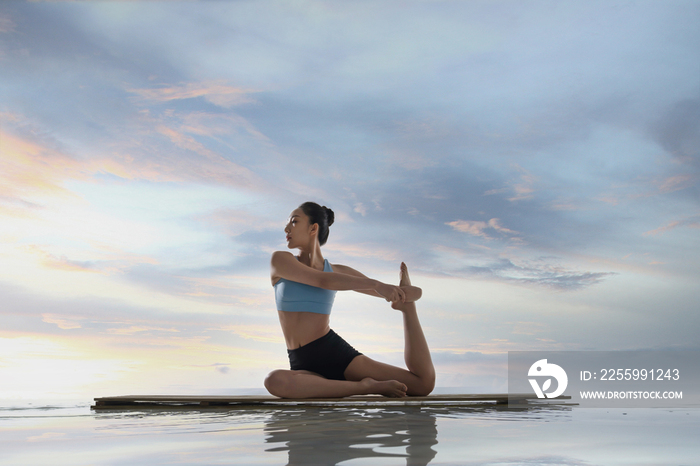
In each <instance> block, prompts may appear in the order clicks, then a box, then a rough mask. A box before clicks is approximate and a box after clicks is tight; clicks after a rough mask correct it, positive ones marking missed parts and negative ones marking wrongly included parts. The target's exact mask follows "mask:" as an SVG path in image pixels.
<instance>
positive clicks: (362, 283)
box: [270, 251, 406, 302]
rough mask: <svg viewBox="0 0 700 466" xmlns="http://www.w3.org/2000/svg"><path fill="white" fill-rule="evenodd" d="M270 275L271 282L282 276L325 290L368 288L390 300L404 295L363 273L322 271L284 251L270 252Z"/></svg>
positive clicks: (404, 295) (401, 299) (399, 289)
mask: <svg viewBox="0 0 700 466" xmlns="http://www.w3.org/2000/svg"><path fill="white" fill-rule="evenodd" d="M270 276H271V278H272V283H273V284H274V283H275V282H277V280H279V279H280V278H284V279H287V280H293V281H295V282H298V283H304V284H305V285H310V286H316V287H318V288H324V289H326V290H337V291H345V290H354V291H360V290H370V291H373V292H375V293H376V296H380V297H382V298H384V299H386V300H387V301H391V302H397V301H402V302H403V301H404V299H405V297H406V294H405V292H404V291H403V290H402V289H401V288H400V287H398V286H394V285H388V284H386V283H382V282H380V281H378V280H374V279H371V278H368V277H365V276H364V275H361V276H357V275H350V274H345V273H342V272H322V271H320V270H316V269H313V268H311V267H308V266H306V265H304V264H302V263H301V262H299V261H298V260H297V259H296V257H294V255H292V254H291V253H289V252H286V251H277V252H275V253H273V254H272V259H271V261H270Z"/></svg>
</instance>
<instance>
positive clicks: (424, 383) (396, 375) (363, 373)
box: [345, 262, 435, 396]
mask: <svg viewBox="0 0 700 466" xmlns="http://www.w3.org/2000/svg"><path fill="white" fill-rule="evenodd" d="M410 285H411V280H410V278H409V276H408V268H407V267H406V264H404V263H403V262H402V263H401V281H400V283H399V286H410ZM392 307H393V308H394V309H398V310H400V311H401V312H402V313H403V328H404V340H405V343H404V360H405V362H406V367H407V368H408V370H406V369H402V368H400V367H395V366H391V365H389V364H384V363H381V362H377V361H375V360H373V359H371V358H368V357H367V356H364V355H363V356H358V357H356V358H355V359H353V360H352V362H351V363H350V365H349V366H348V368H347V369H346V370H345V378H346V379H348V380H362V379H363V378H365V377H371V378H373V379H375V380H398V381H399V382H403V383H404V384H406V386H407V387H408V391H407V393H408V394H409V395H414V396H426V395H428V394H429V393H430V392H432V391H433V388H435V368H434V367H433V361H432V358H431V357H430V349H429V348H428V342H427V341H426V339H425V335H424V334H423V328H422V327H421V325H420V321H419V319H418V312H417V311H416V304H415V303H414V302H411V303H394V304H392Z"/></svg>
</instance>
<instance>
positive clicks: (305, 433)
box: [264, 407, 438, 465]
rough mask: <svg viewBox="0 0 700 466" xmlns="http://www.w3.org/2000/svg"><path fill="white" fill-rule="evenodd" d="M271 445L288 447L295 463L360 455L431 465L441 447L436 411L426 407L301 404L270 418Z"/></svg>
mask: <svg viewBox="0 0 700 466" xmlns="http://www.w3.org/2000/svg"><path fill="white" fill-rule="evenodd" d="M264 431H265V433H266V434H267V435H268V437H267V438H266V443H271V444H284V446H275V447H272V448H268V449H266V451H284V450H287V451H288V455H289V463H288V464H289V465H308V464H337V463H340V462H341V461H347V460H350V459H356V458H388V457H394V458H396V457H399V458H406V464H407V465H427V464H428V463H430V461H431V460H432V459H433V458H434V457H435V455H436V454H437V452H436V451H435V450H434V449H433V448H432V446H433V445H435V444H437V443H438V440H437V434H438V432H437V425H436V420H435V415H434V414H433V413H431V412H429V411H426V410H422V409H420V408H415V407H414V408H411V407H409V408H391V409H366V408H364V409H352V408H346V409H342V408H335V409H332V408H320V407H319V408H308V407H304V408H299V409H289V410H284V411H278V412H275V413H273V414H272V416H271V417H270V419H269V420H268V421H267V422H266V423H265V428H264Z"/></svg>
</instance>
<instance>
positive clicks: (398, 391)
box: [360, 377, 408, 398]
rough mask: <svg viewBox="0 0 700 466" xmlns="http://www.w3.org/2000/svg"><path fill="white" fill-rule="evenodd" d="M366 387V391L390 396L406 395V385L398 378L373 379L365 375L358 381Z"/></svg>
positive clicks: (400, 396) (399, 396)
mask: <svg viewBox="0 0 700 466" xmlns="http://www.w3.org/2000/svg"><path fill="white" fill-rule="evenodd" d="M360 383H362V384H363V385H365V387H366V388H367V393H376V394H378V395H384V396H388V397H390V398H402V397H404V396H406V391H407V390H408V387H406V385H404V384H402V383H401V382H399V381H398V380H374V379H373V378H371V377H366V378H364V379H362V381H361V382H360Z"/></svg>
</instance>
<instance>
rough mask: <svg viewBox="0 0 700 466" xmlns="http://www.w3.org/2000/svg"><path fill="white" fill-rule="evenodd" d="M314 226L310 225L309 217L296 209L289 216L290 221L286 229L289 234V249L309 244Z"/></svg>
mask: <svg viewBox="0 0 700 466" xmlns="http://www.w3.org/2000/svg"><path fill="white" fill-rule="evenodd" d="M312 227H313V225H309V217H308V216H307V215H306V214H305V213H304V211H303V210H301V209H295V210H293V211H292V213H291V214H289V220H287V225H286V226H285V227H284V232H285V233H286V234H287V247H288V248H289V249H295V248H299V247H303V246H307V245H308V244H309V237H310V236H311V232H312Z"/></svg>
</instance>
